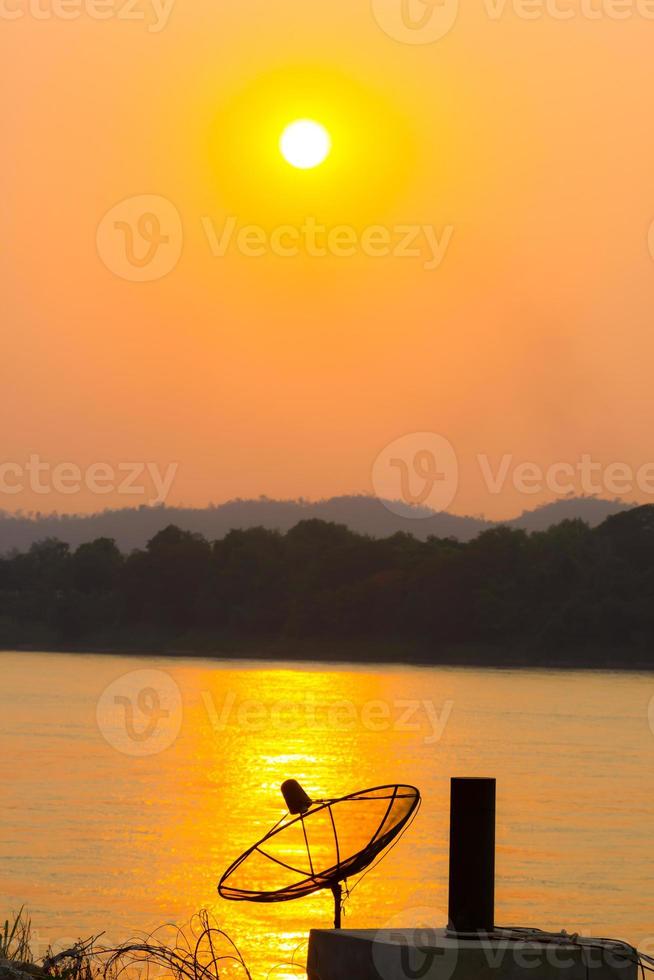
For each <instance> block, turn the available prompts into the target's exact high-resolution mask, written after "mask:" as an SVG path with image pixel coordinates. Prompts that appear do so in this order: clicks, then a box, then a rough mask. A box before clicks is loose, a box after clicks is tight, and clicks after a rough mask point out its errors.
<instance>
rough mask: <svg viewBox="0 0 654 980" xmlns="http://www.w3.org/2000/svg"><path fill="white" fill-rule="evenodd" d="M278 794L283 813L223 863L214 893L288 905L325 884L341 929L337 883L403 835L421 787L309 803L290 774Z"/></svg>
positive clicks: (396, 787)
mask: <svg viewBox="0 0 654 980" xmlns="http://www.w3.org/2000/svg"><path fill="white" fill-rule="evenodd" d="M282 794H283V796H284V799H285V801H286V805H287V807H288V813H286V814H284V816H283V817H282V819H281V820H280V821H279V822H278V823H276V824H275V826H274V827H272V828H271V830H269V831H268V833H267V834H266V835H265V836H264V837H262V838H261V840H259V841H257V843H256V844H253V845H252V847H250V848H249V849H248V850H247V851H245V852H244V853H243V854H241V856H240V857H238V858H237V859H236V860H235V861H234V862H233V864H231V865H230V866H229V868H227V871H225V873H224V875H223V876H222V878H221V879H220V883H219V885H218V891H219V893H220V895H222V897H223V898H228V899H231V900H232V901H236V902H288V901H291V900H292V899H294V898H303V897H304V896H306V895H311V894H313V892H317V891H320V890H321V889H323V888H329V889H330V891H331V892H332V894H333V896H334V906H335V914H334V926H335V928H336V929H340V925H341V905H342V882H343V881H345V880H346V879H347V878H351V877H353V876H354V875H358V874H360V873H361V872H362V871H364V870H365V869H366V868H368V867H369V866H370V865H371V864H372V862H373V861H374V860H375V859H376V858H377V857H379V856H380V855H381V854H382V852H383V851H385V850H386V848H387V847H388V846H389V844H391V843H392V842H393V841H394V840H396V839H397V838H398V837H399V835H401V834H402V832H403V831H404V830H405V829H406V828H407V827H408V825H409V823H410V822H411V820H412V818H413V817H414V816H415V814H416V811H417V810H418V807H419V806H420V792H419V791H418V790H417V789H416V788H415V786H405V785H403V784H401V783H396V784H393V785H389V786H375V787H374V788H373V789H364V790H360V791H359V792H358V793H351V794H350V795H349V796H341V797H338V798H335V799H329V800H311V799H309V797H308V796H307V794H306V793H305V792H304V790H303V789H302V787H301V786H300V784H299V783H297V782H296V781H295V780H294V779H288V780H287V781H286V782H285V783H284V784H283V786H282Z"/></svg>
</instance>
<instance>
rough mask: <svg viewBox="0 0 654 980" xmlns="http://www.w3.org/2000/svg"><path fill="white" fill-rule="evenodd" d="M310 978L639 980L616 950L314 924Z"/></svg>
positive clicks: (432, 931) (438, 931) (437, 931)
mask: <svg viewBox="0 0 654 980" xmlns="http://www.w3.org/2000/svg"><path fill="white" fill-rule="evenodd" d="M307 972H308V975H309V980H417V978H420V980H500V978H501V980H636V978H637V967H636V965H635V964H631V963H629V962H628V961H626V960H625V959H623V958H622V957H620V956H618V955H616V954H615V952H613V951H611V950H599V949H590V950H588V949H587V950H582V949H580V948H579V947H578V946H574V945H565V944H562V943H558V942H557V943H556V944H552V943H539V942H532V941H517V942H516V941H515V940H509V939H454V938H451V937H448V936H446V934H445V930H443V929H422V928H421V929H390V930H389V929H382V930H375V929H362V930H338V931H337V930H326V929H313V930H312V931H311V936H310V939H309V957H308V963H307Z"/></svg>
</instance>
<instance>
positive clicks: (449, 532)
mask: <svg viewBox="0 0 654 980" xmlns="http://www.w3.org/2000/svg"><path fill="white" fill-rule="evenodd" d="M400 506H401V509H403V510H405V511H406V513H407V514H413V515H415V514H420V515H421V517H420V519H415V517H409V516H407V517H403V516H401V515H398V514H396V513H394V512H393V511H392V510H391V509H389V507H387V506H386V505H385V504H384V502H383V501H381V500H379V499H378V498H376V497H370V496H365V495H355V496H343V497H332V498H330V499H327V500H319V501H315V502H313V501H307V500H302V499H300V500H271V499H269V498H267V497H260V498H259V499H257V500H238V499H237V500H230V501H228V502H227V503H224V504H220V505H217V506H210V507H203V508H190V507H164V506H159V507H132V508H122V509H116V510H104V511H101V512H100V513H97V514H79V515H77V514H74V515H68V514H22V513H17V514H11V513H7V512H3V511H0V554H6V553H7V552H9V551H11V550H12V549H15V548H17V549H19V550H25V549H27V548H29V547H30V545H32V544H34V542H36V541H40V540H43V539H44V538H58V539H59V540H61V541H65V542H66V543H67V544H69V545H70V546H71V547H77V546H78V545H80V544H83V543H84V542H86V541H93V540H95V539H96V538H112V539H113V540H114V541H115V542H116V544H117V546H118V547H119V548H120V550H121V551H131V550H132V549H134V548H143V547H144V546H145V544H146V542H147V541H149V540H150V538H152V537H154V535H155V534H157V532H158V531H161V530H163V528H165V527H166V526H167V525H169V524H174V525H175V526H177V527H179V528H181V529H182V530H185V531H193V532H196V533H198V534H202V535H203V536H204V537H206V538H209V539H215V538H220V537H224V535H225V534H227V533H228V532H229V531H231V530H247V529H248V528H252V527H265V528H267V529H268V530H275V531H288V530H290V529H291V528H292V527H294V526H295V525H296V524H297V523H298V522H299V521H302V520H308V519H312V518H316V519H318V520H323V521H333V522H335V523H337V524H344V525H345V526H346V527H348V528H349V529H350V530H351V531H355V532H356V533H358V534H367V535H370V536H371V537H375V538H384V537H389V536H390V535H392V534H396V533H397V532H404V533H408V534H412V535H413V536H414V537H416V538H418V539H419V540H421V541H426V540H427V538H429V537H432V536H433V537H438V538H456V539H457V540H458V541H470V540H472V539H473V538H474V537H476V535H477V534H479V532H480V531H483V530H487V529H489V528H491V527H497V526H498V525H499V524H503V525H507V526H509V527H516V528H521V529H522V530H525V531H538V530H545V529H546V528H548V527H550V526H551V525H552V524H557V523H559V522H560V521H562V520H574V519H580V520H583V521H585V522H586V523H587V524H589V525H590V526H591V527H595V526H596V525H598V524H600V523H601V522H602V521H603V520H605V519H606V518H607V517H608V516H610V515H611V514H615V513H618V512H620V511H624V510H626V509H628V508H629V507H630V505H629V504H627V503H625V502H624V501H620V500H602V499H599V498H595V497H576V498H566V499H564V500H558V501H556V502H554V503H551V504H545V505H544V506H542V507H537V508H536V509H534V510H532V511H524V512H523V513H522V514H521V515H519V516H518V517H516V518H514V519H512V520H509V521H502V522H494V521H489V520H486V519H484V518H483V517H460V516H457V515H456V514H449V513H445V512H437V511H433V510H430V509H429V508H424V507H419V508H411V507H409V506H405V505H400ZM393 508H394V510H397V509H398V504H397V503H394V504H393Z"/></svg>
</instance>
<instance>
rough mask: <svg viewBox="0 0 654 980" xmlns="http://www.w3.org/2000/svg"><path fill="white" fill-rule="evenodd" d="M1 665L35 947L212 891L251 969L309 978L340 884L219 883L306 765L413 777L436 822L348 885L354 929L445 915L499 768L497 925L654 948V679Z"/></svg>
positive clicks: (354, 782) (174, 663)
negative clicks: (456, 794)
mask: <svg viewBox="0 0 654 980" xmlns="http://www.w3.org/2000/svg"><path fill="white" fill-rule="evenodd" d="M0 664H1V667H2V673H1V675H0V676H1V677H2V689H1V690H0V729H1V730H2V743H3V753H2V760H3V761H2V766H1V767H0V780H1V781H2V826H1V828H0V850H1V854H2V869H3V870H2V878H3V888H2V894H3V907H2V909H0V914H2V915H3V916H4V914H5V912H6V911H7V910H9V909H11V908H17V907H18V906H20V905H21V904H23V903H27V904H28V906H29V909H30V911H31V914H32V919H33V922H34V926H35V929H36V943H37V946H38V947H39V949H38V951H39V952H42V951H43V949H44V947H45V945H46V944H47V943H48V942H55V943H59V942H67V941H69V940H70V939H75V938H77V937H79V936H87V935H90V934H93V933H97V932H100V931H101V930H106V933H107V936H106V937H105V938H107V939H109V940H111V941H118V940H121V939H124V938H126V937H128V936H130V935H132V934H133V933H134V932H135V931H136V930H146V931H150V930H152V929H153V928H155V927H156V926H157V925H159V924H160V923H162V922H164V921H166V920H169V921H173V922H177V923H182V922H183V921H184V920H186V919H188V917H189V916H190V915H191V914H192V913H193V912H194V911H196V910H197V909H199V908H201V907H206V908H209V909H211V910H212V911H213V912H214V913H215V915H216V916H217V918H218V919H219V921H220V922H221V924H222V925H223V926H224V927H225V928H226V929H227V931H228V932H229V933H230V934H231V935H232V936H233V938H234V939H235V940H236V941H237V943H238V945H239V946H240V947H241V949H242V951H243V954H244V956H245V958H246V960H247V961H248V964H249V965H250V968H251V969H252V972H253V975H254V977H255V978H256V980H259V978H265V977H268V976H269V977H270V978H271V980H273V978H276V980H281V978H290V977H299V976H301V975H302V974H301V970H300V969H295V968H294V967H292V966H283V965H282V964H284V962H285V961H288V960H289V959H290V958H291V957H292V955H293V952H294V951H295V950H296V949H298V947H301V944H302V942H303V940H304V939H305V937H306V934H307V932H308V929H309V928H310V927H311V926H329V925H330V921H331V914H332V910H331V898H330V896H329V895H327V894H322V895H317V896H313V897H311V898H309V899H306V900H302V901H299V902H294V903H286V904H277V905H253V904H250V903H248V904H241V903H232V902H225V901H223V900H221V899H219V898H218V897H217V893H216V884H217V881H218V879H219V877H220V875H221V873H222V871H223V870H224V869H225V868H226V867H227V865H228V864H229V863H231V861H232V859H233V858H234V857H235V856H236V855H237V854H239V853H240V852H241V850H243V849H245V847H247V846H248V845H249V844H250V843H252V842H254V840H255V839H256V838H257V837H258V836H261V834H263V833H264V832H265V831H266V830H267V829H268V828H269V827H270V826H272V824H274V823H275V822H276V821H277V820H278V819H279V818H280V816H281V815H282V813H283V810H284V807H283V803H282V800H281V797H280V795H279V786H280V784H281V782H282V781H283V780H284V779H286V778H287V777H289V776H292V777H295V778H297V779H299V780H300V781H301V782H302V783H303V784H304V785H305V787H306V788H307V790H308V791H309V793H310V794H312V795H314V796H315V797H323V796H335V795H338V794H341V793H343V794H344V793H348V792H352V791H354V790H356V789H359V788H363V787H366V786H374V785H378V784H381V783H387V782H395V781H401V782H407V783H413V784H415V785H417V786H419V787H420V789H421V790H422V793H423V797H424V802H423V806H422V809H421V810H420V812H419V814H418V817H417V818H416V820H415V822H414V824H413V826H412V827H411V829H410V830H409V832H408V834H407V835H406V836H405V837H404V839H403V840H402V841H401V842H400V844H399V845H398V846H397V847H396V848H395V849H394V850H393V851H392V852H391V853H390V855H389V856H388V858H387V860H386V861H385V862H384V863H383V864H382V865H381V866H380V867H379V868H378V869H376V870H375V871H373V872H372V873H371V874H370V875H368V876H367V877H366V878H365V879H364V880H363V881H362V882H361V885H360V887H358V888H356V889H355V890H354V891H353V893H352V895H351V897H350V899H349V900H348V902H347V903H346V918H345V926H346V927H347V926H348V925H349V926H351V927H353V928H354V927H360V928H364V927H378V926H379V927H382V926H384V925H387V924H388V923H392V924H399V923H404V924H407V925H411V924H412V923H413V922H417V921H424V919H425V918H428V919H431V920H432V921H433V923H434V924H435V925H442V924H443V923H444V920H445V909H446V906H447V831H448V827H447V823H448V792H449V785H448V781H449V777H450V776H452V775H484V776H488V775H490V776H496V777H497V779H498V853H497V872H498V879H497V921H498V923H511V924H520V925H537V926H540V927H543V928H556V929H559V928H561V927H565V928H567V929H568V930H570V931H573V930H579V931H583V932H585V933H587V934H592V935H595V936H602V935H604V936H616V937H621V938H625V939H628V940H630V941H632V942H634V943H637V944H639V945H642V946H643V947H645V948H646V949H649V950H650V951H651V947H652V942H651V940H650V936H651V935H654V862H653V860H652V810H653V803H654V736H653V734H652V728H651V726H650V719H651V718H652V717H654V711H652V710H651V709H650V699H651V698H652V695H654V676H653V675H648V674H633V673H608V672H591V671H583V672H574V671H550V672H547V671H510V670H504V671H497V670H479V669H460V668H443V667H438V668H409V667H401V666H398V667H370V666H368V665H367V666H365V667H362V668H354V667H343V666H329V665H327V666H325V665H309V664H302V665H300V666H297V665H296V666H293V665H291V664H288V663H278V664H270V663H266V664H263V663H257V662H239V663H237V664H235V663H233V662H231V663H230V662H224V661H222V662H221V661H212V660H210V659H202V658H193V659H191V658H168V657H166V658H164V657H161V658H157V657H127V656H113V655H112V656H109V655H83V654H76V655H67V654H46V653H43V654H37V653H5V654H1V655H0ZM135 671H138V672H139V673H138V674H133V672H135ZM143 672H146V673H143ZM126 675H127V676H126ZM153 699H154V700H153ZM153 711H154V714H153ZM165 712H167V714H165ZM302 958H303V950H302V948H300V950H299V953H298V955H297V959H298V960H300V961H301V960H302Z"/></svg>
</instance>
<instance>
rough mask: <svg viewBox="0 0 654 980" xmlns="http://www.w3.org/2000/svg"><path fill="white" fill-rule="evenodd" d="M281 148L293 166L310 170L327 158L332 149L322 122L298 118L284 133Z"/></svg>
mask: <svg viewBox="0 0 654 980" xmlns="http://www.w3.org/2000/svg"><path fill="white" fill-rule="evenodd" d="M279 148H280V150H281V154H282V156H283V157H284V159H285V160H286V161H287V163H290V164H291V166H292V167H297V168H298V169H300V170H310V169H311V168H312V167H317V166H318V165H319V164H321V163H322V162H323V161H324V160H325V159H326V157H327V155H328V154H329V151H330V149H331V139H330V137H329V133H328V132H327V130H326V129H325V127H324V126H321V125H320V123H317V122H314V120H313V119H298V120H296V121H295V122H292V123H290V124H289V125H288V126H287V127H286V129H285V130H284V132H283V133H282V135H281V137H280V140H279Z"/></svg>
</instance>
